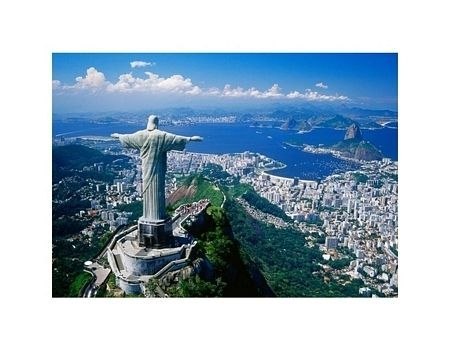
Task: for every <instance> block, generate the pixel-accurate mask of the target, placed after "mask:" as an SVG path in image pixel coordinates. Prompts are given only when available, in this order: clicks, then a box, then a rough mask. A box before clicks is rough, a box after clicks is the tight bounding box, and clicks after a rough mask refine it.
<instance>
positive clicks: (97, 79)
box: [69, 67, 111, 92]
mask: <svg viewBox="0 0 450 349" xmlns="http://www.w3.org/2000/svg"><path fill="white" fill-rule="evenodd" d="M75 81H76V83H75V85H73V86H69V88H75V89H81V90H90V91H92V92H97V91H100V90H103V89H104V88H107V87H108V86H109V85H110V84H111V83H110V82H109V81H107V80H106V78H105V74H103V73H102V72H99V71H98V70H97V69H95V68H94V67H90V68H89V69H88V70H86V76H85V77H81V76H78V77H77V78H75Z"/></svg>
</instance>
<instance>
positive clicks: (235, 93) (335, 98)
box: [52, 61, 351, 102]
mask: <svg viewBox="0 0 450 349" xmlns="http://www.w3.org/2000/svg"><path fill="white" fill-rule="evenodd" d="M153 65H155V63H152V62H144V61H132V62H130V66H131V67H132V68H143V67H147V66H153ZM315 86H316V87H318V88H320V89H327V88H328V85H326V84H325V83H323V82H320V83H317V84H315ZM52 89H53V93H54V94H55V95H56V96H58V95H71V94H76V93H79V92H82V91H84V92H87V93H89V94H98V95H99V94H107V95H112V94H121V95H135V94H141V95H142V94H146V93H147V94H151V95H164V96H170V95H177V96H190V97H195V96H201V97H218V98H233V99H245V98H246V99H266V100H270V99H273V100H303V101H317V102H322V101H326V102H348V101H350V100H351V99H350V98H349V97H348V96H345V95H343V94H338V93H336V94H324V93H320V92H318V91H312V90H311V89H305V90H304V91H297V90H293V91H289V92H286V93H284V92H283V91H282V88H281V87H280V86H279V85H278V84H277V83H273V84H272V86H271V87H269V88H268V89H266V90H260V89H257V88H255V87H250V88H248V89H245V88H243V87H240V86H236V87H233V86H232V85H231V84H225V86H224V87H223V88H219V87H215V86H212V87H204V86H202V87H200V86H199V85H198V84H194V83H193V81H192V80H191V79H190V78H188V77H184V76H183V75H179V74H175V75H171V76H169V77H163V76H160V75H158V74H155V73H153V72H150V71H146V72H145V77H137V76H135V75H133V73H132V72H129V73H125V74H121V75H119V77H118V79H117V81H115V82H111V81H109V80H108V79H107V78H106V76H105V74H104V73H103V72H101V71H99V70H97V69H96V68H95V67H90V68H88V69H87V70H86V75H85V76H78V77H76V78H75V82H74V83H73V84H64V83H62V82H61V81H60V80H53V81H52Z"/></svg>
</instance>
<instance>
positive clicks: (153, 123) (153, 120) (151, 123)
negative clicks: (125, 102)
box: [147, 115, 159, 131]
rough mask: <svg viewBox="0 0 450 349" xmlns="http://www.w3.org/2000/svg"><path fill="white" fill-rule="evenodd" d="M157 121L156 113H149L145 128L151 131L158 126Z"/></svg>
mask: <svg viewBox="0 0 450 349" xmlns="http://www.w3.org/2000/svg"><path fill="white" fill-rule="evenodd" d="M158 122H159V119H158V117H157V116H156V115H150V116H149V117H148V122H147V130H149V131H153V130H154V129H155V128H156V129H157V128H158Z"/></svg>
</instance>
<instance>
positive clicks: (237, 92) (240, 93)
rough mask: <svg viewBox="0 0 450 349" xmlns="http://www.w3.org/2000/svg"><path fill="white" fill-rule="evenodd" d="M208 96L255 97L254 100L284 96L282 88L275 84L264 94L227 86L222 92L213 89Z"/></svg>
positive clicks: (252, 88) (255, 90)
mask: <svg viewBox="0 0 450 349" xmlns="http://www.w3.org/2000/svg"><path fill="white" fill-rule="evenodd" d="M206 94H209V95H215V96H222V97H254V98H277V97H283V94H282V93H281V88H280V87H279V86H278V84H274V85H273V86H272V87H271V88H269V89H268V90H266V91H263V92H261V91H259V90H258V89H256V88H254V87H251V88H249V89H247V90H245V89H243V88H242V87H239V86H238V87H235V88H232V87H231V85H229V84H227V85H225V87H224V88H223V90H222V91H220V90H218V89H217V88H213V89H210V90H208V91H207V93H206Z"/></svg>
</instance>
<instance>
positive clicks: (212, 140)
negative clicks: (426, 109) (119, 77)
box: [52, 120, 398, 180]
mask: <svg viewBox="0 0 450 349" xmlns="http://www.w3.org/2000/svg"><path fill="white" fill-rule="evenodd" d="M144 127H145V124H143V125H135V124H126V123H109V124H108V123H105V124H94V123H90V122H88V121H83V120H76V121H61V120H54V121H53V129H52V135H53V137H55V136H61V135H62V136H66V137H77V136H109V135H110V134H111V133H114V132H118V133H132V132H135V131H137V130H139V129H143V128H144ZM160 129H162V130H164V131H167V132H172V133H176V134H180V135H184V136H202V137H203V138H204V140H203V142H191V143H189V144H188V146H187V147H186V150H187V151H193V152H201V153H214V154H224V153H237V152H244V151H251V152H257V153H261V154H264V155H266V156H269V157H271V158H273V159H275V160H278V161H281V162H283V163H285V164H286V165H287V167H285V168H283V169H279V170H274V171H271V173H273V174H275V175H278V176H284V177H299V178H301V179H307V180H319V179H322V178H324V177H326V176H328V175H330V174H334V173H339V172H343V171H348V170H355V169H358V167H359V165H358V164H357V163H355V162H352V161H346V160H342V159H337V158H335V157H333V156H332V155H329V154H311V153H305V152H303V151H301V150H299V149H296V148H292V147H289V146H286V145H285V144H284V142H297V143H300V144H303V143H305V144H312V145H319V144H324V145H332V144H335V143H337V142H338V141H340V140H343V139H344V135H345V130H334V129H328V128H318V129H313V130H312V131H311V132H308V133H304V134H299V133H297V132H295V131H292V130H288V131H283V130H280V129H277V128H256V127H250V125H249V124H240V123H235V124H194V125H180V126H161V127H160ZM361 131H362V134H363V138H364V139H365V140H368V141H370V142H371V143H372V144H374V145H375V146H376V147H377V148H378V149H380V150H381V152H382V153H383V154H384V156H386V157H389V158H391V159H392V160H397V159H398V130H397V129H393V128H382V129H376V130H365V129H363V130H361Z"/></svg>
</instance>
